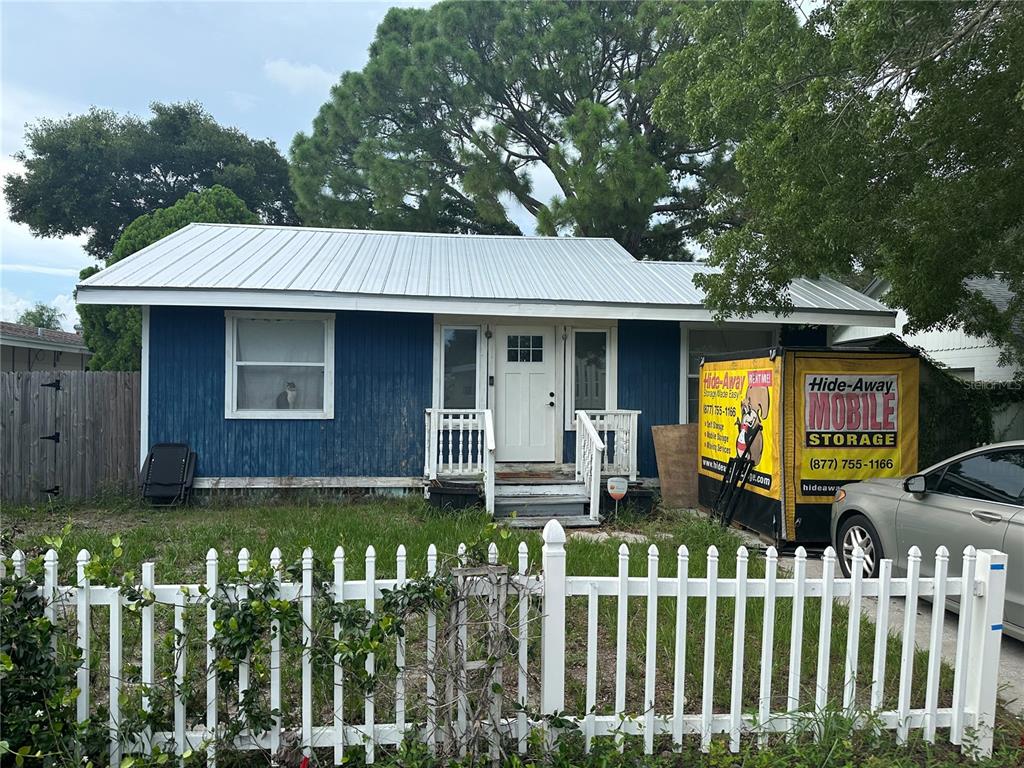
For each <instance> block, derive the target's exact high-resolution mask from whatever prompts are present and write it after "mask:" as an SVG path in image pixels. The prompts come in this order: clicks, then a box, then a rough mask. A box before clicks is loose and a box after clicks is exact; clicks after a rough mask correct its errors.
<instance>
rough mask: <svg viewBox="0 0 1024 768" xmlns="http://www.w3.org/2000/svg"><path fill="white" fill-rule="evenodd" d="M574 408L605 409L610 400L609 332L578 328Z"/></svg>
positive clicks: (574, 348) (574, 363)
mask: <svg viewBox="0 0 1024 768" xmlns="http://www.w3.org/2000/svg"><path fill="white" fill-rule="evenodd" d="M572 362H573V406H572V409H573V411H574V412H575V411H579V410H582V411H603V410H605V408H606V407H607V404H608V400H607V394H608V334H607V333H606V332H605V331H576V332H575V334H574V338H573V361H572Z"/></svg>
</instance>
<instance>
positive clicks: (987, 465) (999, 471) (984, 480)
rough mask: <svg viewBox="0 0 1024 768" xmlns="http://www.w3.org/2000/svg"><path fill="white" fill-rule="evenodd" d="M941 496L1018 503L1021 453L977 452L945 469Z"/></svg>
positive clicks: (1022, 483) (1023, 471) (1022, 485)
mask: <svg viewBox="0 0 1024 768" xmlns="http://www.w3.org/2000/svg"><path fill="white" fill-rule="evenodd" d="M936 490H938V491H939V492H940V493H951V494H954V495H956V496H965V497H967V498H970V499H983V500H985V501H1000V502H1003V503H1011V504H1019V503H1020V501H1021V494H1022V493H1024V450H1010V451H992V452H991V453H980V454H977V455H974V456H971V457H969V458H966V459H962V460H960V461H957V462H954V463H952V464H950V465H948V466H947V467H946V472H945V474H943V475H942V477H941V479H940V480H939V482H938V484H937V488H936Z"/></svg>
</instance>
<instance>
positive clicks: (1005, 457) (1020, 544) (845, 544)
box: [832, 441, 1024, 640]
mask: <svg viewBox="0 0 1024 768" xmlns="http://www.w3.org/2000/svg"><path fill="white" fill-rule="evenodd" d="M832 541H833V542H835V548H836V551H837V552H838V553H839V564H840V567H841V568H842V571H843V573H844V574H845V575H846V576H849V575H850V568H851V566H852V563H853V550H854V548H855V547H857V546H859V547H860V548H861V549H862V550H863V551H864V575H865V576H876V575H877V574H878V565H879V561H881V560H882V558H886V557H887V558H890V559H892V561H893V570H894V571H895V572H896V573H906V569H907V551H908V550H909V549H910V548H911V547H912V546H914V545H915V544H916V545H917V546H918V547H919V548H920V550H921V553H922V558H921V573H922V575H930V574H931V572H932V570H933V567H934V563H933V560H932V558H933V556H934V554H935V550H936V549H937V548H938V547H939V546H940V545H945V547H946V549H948V550H949V573H950V575H951V576H952V575H960V569H961V566H962V563H963V550H964V547H966V546H967V545H968V544H973V545H974V546H975V547H977V548H978V549H998V550H1000V551H1002V552H1005V553H1006V555H1007V569H1006V578H1007V581H1006V604H1005V608H1004V619H1003V626H1004V629H1005V631H1006V633H1007V634H1009V635H1011V636H1013V637H1016V638H1017V639H1019V640H1024V441H1014V442H1009V443H995V444H993V445H986V446H984V447H982V448H975V449H974V450H972V451H966V452H965V453H961V454H959V455H958V456H953V457H952V458H950V459H946V460H945V461H941V462H939V463H938V464H935V465H934V466H931V467H928V469H926V470H924V471H923V472H921V473H919V474H916V475H911V476H910V477H907V478H902V479H900V478H884V479H881V478H880V479H876V480H864V481H862V482H858V483H851V484H849V485H847V486H845V487H844V488H841V489H839V491H838V492H837V493H836V497H835V500H834V501H833V503H832Z"/></svg>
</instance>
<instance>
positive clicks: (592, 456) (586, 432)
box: [576, 411, 605, 520]
mask: <svg viewBox="0 0 1024 768" xmlns="http://www.w3.org/2000/svg"><path fill="white" fill-rule="evenodd" d="M604 453H605V443H604V441H603V440H602V439H601V435H599V434H598V432H597V429H596V428H595V427H594V422H593V421H592V420H591V418H590V416H588V415H587V412H586V411H576V480H577V481H579V482H582V483H583V485H584V487H585V488H586V489H587V494H588V495H589V496H590V519H591V520H600V519H601V467H602V464H603V460H604Z"/></svg>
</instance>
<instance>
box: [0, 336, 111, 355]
mask: <svg viewBox="0 0 1024 768" xmlns="http://www.w3.org/2000/svg"><path fill="white" fill-rule="evenodd" d="M0 345H2V346H5V347H20V348H23V349H38V350H42V351H44V352H66V353H68V354H72V355H88V356H91V355H92V352H90V351H89V348H88V347H86V346H84V345H81V344H61V343H60V342H57V341H45V340H43V339H26V338H22V337H21V336H0Z"/></svg>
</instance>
